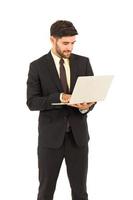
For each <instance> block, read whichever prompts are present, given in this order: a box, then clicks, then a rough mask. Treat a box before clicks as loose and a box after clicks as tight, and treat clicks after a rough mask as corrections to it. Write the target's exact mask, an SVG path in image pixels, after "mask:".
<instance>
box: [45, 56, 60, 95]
mask: <svg viewBox="0 0 133 200" xmlns="http://www.w3.org/2000/svg"><path fill="white" fill-rule="evenodd" d="M47 59H48V71H49V75H50V76H51V79H52V80H53V81H54V83H55V85H56V87H57V88H58V90H59V91H60V92H62V91H63V88H62V85H61V82H60V78H59V75H58V72H57V70H56V66H55V63H54V60H53V57H52V55H51V53H50V52H49V53H48V54H47Z"/></svg>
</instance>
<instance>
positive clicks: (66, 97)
mask: <svg viewBox="0 0 133 200" xmlns="http://www.w3.org/2000/svg"><path fill="white" fill-rule="evenodd" d="M70 98H71V95H70V94H64V93H63V94H62V101H61V102H62V103H69V101H70Z"/></svg>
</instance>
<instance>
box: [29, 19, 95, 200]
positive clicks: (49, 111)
mask: <svg viewBox="0 0 133 200" xmlns="http://www.w3.org/2000/svg"><path fill="white" fill-rule="evenodd" d="M50 34H51V37H50V40H51V43H52V48H51V51H50V52H49V53H48V54H46V55H44V56H42V57H41V58H39V59H37V60H35V61H33V62H32V63H31V64H30V69H29V74H28V80H27V105H28V107H29V109H30V110H39V111H40V115H39V126H38V130H39V139H38V166H39V182H40V185H39V192H38V200H52V199H53V194H54V191H55V187H56V181H57V178H58V175H59V171H60V167H61V164H62V161H63V159H65V162H66V166H67V174H68V178H69V182H70V186H71V191H72V199H73V200H87V199H88V194H87V188H86V180H87V168H88V141H89V134H88V127H87V113H88V112H89V111H90V110H92V109H93V107H94V104H95V103H81V104H75V105H71V106H68V105H52V103H60V102H69V100H70V97H71V94H72V91H73V88H74V85H75V83H76V80H77V78H78V76H92V75H93V71H92V68H91V65H90V63H89V59H88V58H86V57H83V56H79V55H76V54H73V53H72V50H73V46H74V43H75V42H76V35H77V34H78V32H77V30H76V29H75V27H74V26H73V24H72V23H71V22H69V21H63V20H59V21H56V22H55V23H54V24H52V26H51V29H50Z"/></svg>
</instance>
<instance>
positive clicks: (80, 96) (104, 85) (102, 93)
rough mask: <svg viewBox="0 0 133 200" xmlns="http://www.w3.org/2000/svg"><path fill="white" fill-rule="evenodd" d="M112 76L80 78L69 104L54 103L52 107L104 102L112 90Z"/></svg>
mask: <svg viewBox="0 0 133 200" xmlns="http://www.w3.org/2000/svg"><path fill="white" fill-rule="evenodd" d="M113 77H114V76H112V75H104V76H79V77H78V78H77V81H76V84H75V87H74V90H73V93H72V96H71V98H70V102H69V103H52V105H69V104H77V103H83V102H86V103H89V102H97V101H103V100H104V99H105V97H106V96H107V93H108V90H109V88H110V85H111V82H112V79H113Z"/></svg>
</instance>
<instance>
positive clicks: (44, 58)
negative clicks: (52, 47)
mask: <svg viewBox="0 0 133 200" xmlns="http://www.w3.org/2000/svg"><path fill="white" fill-rule="evenodd" d="M48 55H49V53H47V54H45V55H43V56H41V57H39V58H37V59H35V60H33V61H32V62H31V64H32V65H36V64H39V63H42V62H45V60H47V57H48Z"/></svg>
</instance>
